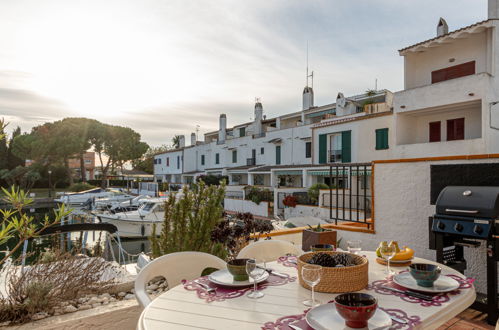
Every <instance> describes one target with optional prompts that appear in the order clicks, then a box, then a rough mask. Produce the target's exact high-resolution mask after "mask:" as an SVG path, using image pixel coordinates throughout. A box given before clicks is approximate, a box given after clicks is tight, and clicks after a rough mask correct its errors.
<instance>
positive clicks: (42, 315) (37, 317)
mask: <svg viewBox="0 0 499 330" xmlns="http://www.w3.org/2000/svg"><path fill="white" fill-rule="evenodd" d="M47 316H49V315H48V314H47V313H45V312H40V313H36V314H34V315H32V316H31V319H32V320H33V321H37V320H41V319H44V318H46V317H47Z"/></svg>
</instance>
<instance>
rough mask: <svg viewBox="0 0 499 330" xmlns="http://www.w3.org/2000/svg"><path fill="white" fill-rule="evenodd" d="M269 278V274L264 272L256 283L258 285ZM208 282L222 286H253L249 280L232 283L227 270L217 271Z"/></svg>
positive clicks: (251, 280)
mask: <svg viewBox="0 0 499 330" xmlns="http://www.w3.org/2000/svg"><path fill="white" fill-rule="evenodd" d="M268 278H269V273H268V272H267V271H266V272H265V273H263V275H262V276H260V277H259V278H257V279H256V283H260V282H263V281H265V280H266V279H268ZM208 280H209V281H210V282H212V283H215V284H218V285H224V286H232V287H240V286H250V285H253V282H254V280H253V279H252V278H249V280H248V281H234V278H233V277H232V274H231V273H229V271H228V270H227V269H221V270H217V271H216V272H213V273H211V274H210V275H209V276H208Z"/></svg>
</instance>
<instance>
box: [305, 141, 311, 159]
mask: <svg viewBox="0 0 499 330" xmlns="http://www.w3.org/2000/svg"><path fill="white" fill-rule="evenodd" d="M310 157H312V142H305V158H310Z"/></svg>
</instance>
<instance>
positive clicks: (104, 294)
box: [100, 289, 133, 299]
mask: <svg viewBox="0 0 499 330" xmlns="http://www.w3.org/2000/svg"><path fill="white" fill-rule="evenodd" d="M132 290H133V289H132ZM100 298H107V299H110V298H111V295H110V294H109V293H107V292H106V293H103V294H101V295H100Z"/></svg>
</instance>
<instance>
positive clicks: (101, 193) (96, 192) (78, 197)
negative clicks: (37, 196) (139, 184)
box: [54, 188, 134, 206]
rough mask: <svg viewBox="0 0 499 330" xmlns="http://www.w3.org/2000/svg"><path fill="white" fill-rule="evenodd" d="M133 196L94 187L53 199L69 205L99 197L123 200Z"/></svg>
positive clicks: (114, 190)
mask: <svg viewBox="0 0 499 330" xmlns="http://www.w3.org/2000/svg"><path fill="white" fill-rule="evenodd" d="M133 197H134V196H133V195H130V194H126V193H124V192H122V191H120V190H116V189H103V188H94V189H89V190H85V191H80V192H69V193H64V194H62V195H60V196H59V197H58V198H56V199H54V201H56V202H58V203H64V204H66V205H69V206H82V205H86V204H93V203H94V202H95V200H96V199H99V198H112V199H113V200H114V201H125V200H129V199H132V198H133Z"/></svg>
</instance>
